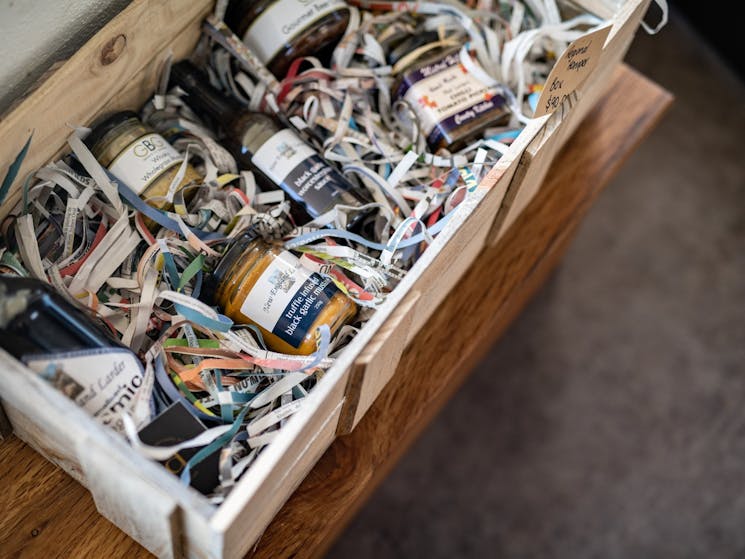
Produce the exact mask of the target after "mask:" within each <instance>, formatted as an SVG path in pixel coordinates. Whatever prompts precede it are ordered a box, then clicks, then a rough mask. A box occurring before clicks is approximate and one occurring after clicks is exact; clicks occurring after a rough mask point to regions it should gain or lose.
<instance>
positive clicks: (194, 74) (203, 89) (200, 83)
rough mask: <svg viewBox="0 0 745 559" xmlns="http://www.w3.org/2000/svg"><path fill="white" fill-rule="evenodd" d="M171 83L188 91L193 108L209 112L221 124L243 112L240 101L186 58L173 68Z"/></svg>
mask: <svg viewBox="0 0 745 559" xmlns="http://www.w3.org/2000/svg"><path fill="white" fill-rule="evenodd" d="M171 84H172V85H177V86H179V87H180V88H181V89H183V90H184V91H185V92H186V94H187V95H188V97H187V98H186V103H187V104H188V105H189V106H190V107H191V108H192V109H194V110H195V111H196V112H198V113H199V112H201V113H206V114H208V115H209V116H210V117H212V118H213V119H215V120H216V121H218V122H219V123H220V124H228V123H230V122H231V121H232V120H233V119H235V118H236V117H238V116H239V115H240V114H241V113H242V112H243V107H242V106H241V104H240V103H238V102H237V101H235V100H233V99H230V98H229V97H226V96H225V95H224V94H223V93H222V92H221V91H219V90H217V89H216V88H214V87H213V86H212V84H210V80H209V77H208V76H207V74H205V73H204V72H202V71H201V70H199V69H198V68H197V67H196V66H194V65H193V64H192V63H191V62H188V61H186V60H184V61H182V62H178V63H176V64H174V65H173V67H172V68H171Z"/></svg>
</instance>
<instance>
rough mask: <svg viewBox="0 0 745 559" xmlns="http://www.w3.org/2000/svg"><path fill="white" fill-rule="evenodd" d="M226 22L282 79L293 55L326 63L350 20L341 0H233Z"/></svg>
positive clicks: (293, 57)
mask: <svg viewBox="0 0 745 559" xmlns="http://www.w3.org/2000/svg"><path fill="white" fill-rule="evenodd" d="M225 23H226V24H227V25H228V27H230V28H231V29H232V30H233V32H234V33H235V34H236V35H238V36H239V37H241V38H242V39H243V42H244V43H246V45H247V46H248V47H249V48H250V49H251V50H252V51H253V52H254V53H255V54H256V55H257V56H258V57H259V60H261V61H262V62H263V63H264V64H265V65H266V67H267V68H268V69H269V71H270V72H272V73H273V74H274V75H275V76H277V78H279V79H282V78H283V77H284V76H285V74H287V70H288V68H289V67H290V64H292V61H293V60H295V59H296V58H300V57H304V56H315V57H317V58H319V59H320V60H321V62H323V63H324V64H326V65H328V59H329V58H330V57H331V53H332V52H333V48H334V47H335V46H336V44H337V43H338V42H339V39H341V37H342V35H344V31H346V29H347V24H348V23H349V7H348V6H347V5H346V3H345V2H344V0H232V1H231V2H230V4H229V5H228V10H227V12H226V14H225Z"/></svg>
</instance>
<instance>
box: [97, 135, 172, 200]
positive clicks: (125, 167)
mask: <svg viewBox="0 0 745 559" xmlns="http://www.w3.org/2000/svg"><path fill="white" fill-rule="evenodd" d="M183 160H184V158H183V157H181V154H180V153H179V152H178V151H176V148H174V147H173V146H172V145H171V144H169V143H168V142H166V141H165V139H163V137H162V136H161V135H160V134H146V135H145V136H140V137H139V138H137V140H136V141H134V142H132V143H131V144H129V145H128V146H127V147H126V148H125V149H124V150H123V151H122V152H121V153H120V154H119V155H117V156H116V159H114V161H113V162H112V163H111V165H109V171H111V174H113V175H114V176H115V177H116V178H118V179H119V180H120V181H122V182H123V183H124V184H126V185H127V186H128V187H129V188H131V189H132V190H134V191H135V192H136V193H137V194H138V195H140V194H142V193H143V192H144V191H145V190H146V189H147V187H148V186H150V183H152V182H153V181H154V180H155V179H157V178H158V177H159V176H160V175H162V174H163V172H164V171H166V170H168V169H170V168H171V167H173V166H174V165H178V164H180V163H181V162H182V161H183Z"/></svg>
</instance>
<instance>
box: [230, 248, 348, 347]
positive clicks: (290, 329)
mask: <svg viewBox="0 0 745 559" xmlns="http://www.w3.org/2000/svg"><path fill="white" fill-rule="evenodd" d="M337 293H339V290H338V288H337V287H336V286H335V285H334V283H333V282H332V281H331V280H330V279H328V278H324V277H323V276H321V275H319V274H316V273H315V272H310V271H308V270H306V269H305V268H303V267H302V265H301V264H300V260H299V259H298V258H296V257H295V256H294V255H292V254H290V253H289V252H287V251H282V252H281V253H280V254H279V255H277V257H276V258H274V260H273V261H272V263H271V264H269V266H267V268H266V270H264V272H262V274H261V276H260V277H259V279H258V280H257V281H256V283H255V284H254V286H253V287H252V288H251V291H250V292H249V294H248V296H246V299H245V300H244V301H243V304H242V305H241V313H242V314H243V315H245V316H247V317H248V318H250V319H251V320H253V321H254V322H256V324H258V325H259V326H261V327H262V328H264V329H265V330H269V331H270V332H272V333H273V334H274V335H276V336H278V337H279V338H281V339H283V340H284V341H286V342H287V343H288V344H290V345H291V346H293V347H300V344H301V343H302V342H303V339H304V338H305V336H306V335H307V334H308V331H309V329H310V327H311V326H312V325H313V323H314V322H315V321H316V319H317V318H318V315H319V314H320V312H321V311H322V310H323V309H324V308H325V307H326V305H327V304H328V303H329V301H330V300H331V298H332V297H333V296H334V295H336V294H337Z"/></svg>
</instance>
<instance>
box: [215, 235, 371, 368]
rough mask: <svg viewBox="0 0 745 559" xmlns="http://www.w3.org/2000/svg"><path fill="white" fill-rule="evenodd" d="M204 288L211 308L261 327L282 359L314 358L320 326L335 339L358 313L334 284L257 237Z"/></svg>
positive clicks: (246, 239) (242, 241)
mask: <svg viewBox="0 0 745 559" xmlns="http://www.w3.org/2000/svg"><path fill="white" fill-rule="evenodd" d="M205 288H206V289H205V293H204V297H203V299H204V300H205V301H206V302H208V303H210V304H217V305H218V306H219V307H220V308H221V309H222V312H223V313H224V314H225V315H226V316H228V317H229V318H231V319H232V320H233V321H234V322H236V323H238V324H253V325H255V326H257V327H258V328H259V330H261V334H262V335H263V337H264V341H265V342H266V345H267V347H268V348H269V349H272V350H274V351H278V352H281V353H288V354H294V355H309V354H311V353H313V352H314V351H315V349H316V340H315V332H316V329H317V328H318V327H319V326H320V325H322V324H326V325H328V327H329V328H330V330H331V335H332V336H333V335H334V334H335V333H336V331H337V330H339V328H341V327H342V326H343V325H344V324H346V323H347V322H349V321H350V320H351V319H352V318H353V317H354V315H355V314H356V312H357V305H356V304H355V303H354V301H352V300H351V299H350V298H349V297H347V296H346V295H345V294H344V293H342V292H341V291H340V290H339V288H338V287H336V285H334V283H333V282H332V281H331V280H330V279H328V278H324V277H323V276H321V275H320V274H317V273H315V272H311V271H310V270H308V269H306V268H304V267H303V266H302V265H301V264H300V260H299V259H298V258H297V257H296V256H295V255H293V254H292V253H290V252H288V251H286V250H284V249H283V248H282V247H280V246H275V245H270V244H268V243H266V242H264V241H263V240H262V239H260V238H257V237H256V236H255V235H254V234H253V233H252V232H248V233H244V234H243V235H241V236H240V237H238V238H237V239H236V240H235V241H233V243H232V245H231V246H230V247H229V248H228V250H227V251H226V252H225V254H224V255H223V257H222V259H221V260H220V263H219V264H218V265H217V267H216V268H215V271H214V272H213V274H212V276H211V277H210V278H209V280H208V282H207V284H206V285H205Z"/></svg>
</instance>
